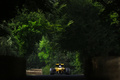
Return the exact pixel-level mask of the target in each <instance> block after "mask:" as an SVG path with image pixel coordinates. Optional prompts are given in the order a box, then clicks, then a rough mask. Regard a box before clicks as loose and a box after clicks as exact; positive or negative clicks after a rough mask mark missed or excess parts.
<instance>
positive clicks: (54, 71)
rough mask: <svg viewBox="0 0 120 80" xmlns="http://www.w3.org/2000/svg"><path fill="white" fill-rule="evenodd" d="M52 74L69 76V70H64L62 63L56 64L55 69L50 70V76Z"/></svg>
mask: <svg viewBox="0 0 120 80" xmlns="http://www.w3.org/2000/svg"><path fill="white" fill-rule="evenodd" d="M54 74H67V75H69V74H70V68H64V64H63V63H56V67H55V68H50V75H54Z"/></svg>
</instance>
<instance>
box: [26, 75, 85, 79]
mask: <svg viewBox="0 0 120 80" xmlns="http://www.w3.org/2000/svg"><path fill="white" fill-rule="evenodd" d="M26 79H27V80H86V79H85V77H84V75H40V76H27V78H26Z"/></svg>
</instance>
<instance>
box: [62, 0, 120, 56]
mask: <svg viewBox="0 0 120 80" xmlns="http://www.w3.org/2000/svg"><path fill="white" fill-rule="evenodd" d="M65 11H66V12H67V14H68V18H69V19H71V20H73V21H74V23H73V24H72V25H71V26H70V27H69V28H67V29H66V32H65V33H63V35H62V37H61V41H60V43H61V46H62V48H63V49H67V50H71V51H75V50H78V51H80V53H81V56H82V58H85V57H94V56H108V55H119V53H118V52H119V47H118V44H117V42H118V41H117V39H116V34H115V33H114V32H113V31H112V28H111V27H109V26H110V24H111V23H110V22H106V23H103V22H102V21H101V19H100V17H99V15H98V14H99V11H100V9H99V8H98V7H96V6H94V4H92V2H90V1H89V0H84V1H83V0H76V1H73V0H70V3H69V4H68V6H67V8H66V9H65ZM111 53H112V54H111Z"/></svg>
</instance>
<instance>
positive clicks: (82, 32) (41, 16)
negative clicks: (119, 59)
mask: <svg viewBox="0 0 120 80" xmlns="http://www.w3.org/2000/svg"><path fill="white" fill-rule="evenodd" d="M19 2H20V3H19ZM21 2H23V3H21ZM15 3H17V4H16V5H14V6H13V8H14V9H13V8H12V9H13V10H14V11H15V13H14V11H13V10H12V9H11V13H10V14H9V15H6V16H9V19H7V18H6V17H4V16H3V17H4V19H3V17H2V18H1V19H2V20H1V21H3V22H1V24H0V51H1V53H0V55H12V56H19V57H25V58H26V60H27V69H30V68H42V69H43V74H49V68H50V67H54V66H55V63H57V62H63V63H65V65H66V67H70V68H71V72H72V74H81V73H82V72H83V60H84V59H85V58H89V57H90V58H91V57H95V56H120V54H119V50H120V42H119V39H120V36H119V31H120V28H119V26H120V23H119V22H120V19H119V16H120V11H119V7H120V6H119V4H118V3H119V1H118V0H66V1H64V0H25V1H22V0H21V1H19V0H18V1H17V2H15ZM23 4H24V6H23V7H22V6H21V5H23ZM40 4H41V5H40ZM17 6H18V7H17ZM16 7H17V9H18V10H15V8H16ZM109 7H110V8H109ZM9 12H10V11H9ZM5 13H6V12H5ZM13 13H14V16H13V15H12V14H13ZM15 14H16V15H15ZM10 15H12V16H10ZM10 19H11V20H10ZM5 20H7V21H5Z"/></svg>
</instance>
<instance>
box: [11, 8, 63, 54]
mask: <svg viewBox="0 0 120 80" xmlns="http://www.w3.org/2000/svg"><path fill="white" fill-rule="evenodd" d="M9 26H10V27H11V29H12V30H13V34H14V36H15V38H16V39H17V40H18V41H19V49H20V54H21V55H22V54H23V55H28V54H31V53H32V51H33V48H34V45H35V43H36V42H39V40H40V39H41V38H42V35H46V34H48V35H49V36H50V35H52V34H54V33H56V32H58V33H59V32H61V31H63V30H64V26H61V24H53V23H50V22H49V21H48V20H47V19H46V18H45V15H44V14H43V13H42V12H40V11H39V10H38V12H27V10H26V9H22V12H18V16H16V17H15V18H13V19H12V22H11V23H9Z"/></svg>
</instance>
